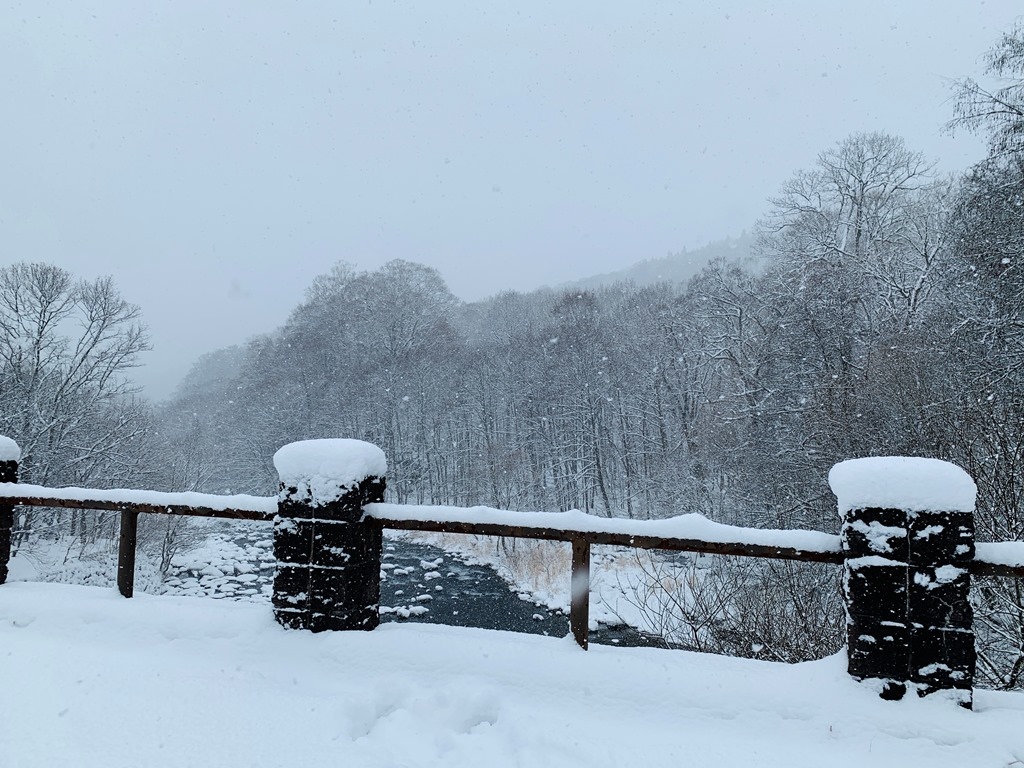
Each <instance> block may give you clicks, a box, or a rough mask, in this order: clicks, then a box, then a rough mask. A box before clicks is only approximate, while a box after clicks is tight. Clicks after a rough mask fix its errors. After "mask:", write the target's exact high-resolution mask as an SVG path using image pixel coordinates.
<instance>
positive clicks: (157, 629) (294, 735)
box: [0, 583, 1024, 768]
mask: <svg viewBox="0 0 1024 768" xmlns="http://www.w3.org/2000/svg"><path fill="white" fill-rule="evenodd" d="M0 648H3V649H4V653H2V654H0V680H3V681H4V705H3V707H2V717H0V744H2V745H3V761H4V764H5V765H11V766H18V768H42V766H57V765H74V766H76V768H128V767H129V766H130V767H131V768H136V767H137V766H140V765H144V766H147V768H165V767H166V768H189V767H191V766H202V767H205V766H243V765H244V766H253V767H256V768H271V767H275V768H276V767H284V766H289V767H291V766H301V765H346V766H359V768H377V767H378V766H380V767H383V766H444V768H470V767H471V768H478V767H479V766H481V765H486V766H489V767H491V766H493V767H494V768H504V767H505V766H545V767H549V766H550V767H551V768H562V767H567V766H574V767H575V766H580V767H581V768H582V767H583V766H586V767H587V768H595V767H599V768H603V767H604V766H609V767H611V766H645V768H661V767H663V766H664V767H665V768H668V767H669V766H679V765H699V766H714V767H715V768H750V766H758V768H776V767H778V768H783V767H784V768H821V766H829V767H830V768H847V767H850V768H854V767H855V768H863V767H864V766H867V765H870V766H873V768H890V766H891V767H892V768H906V766H915V765H927V766H929V767H930V768H954V767H955V768H962V767H963V766H967V765H969V766H971V768H1005V766H1008V765H1016V764H1019V762H1020V761H1021V760H1022V759H1024V729H1021V727H1020V723H1021V722H1024V695H1022V694H1020V693H1006V692H994V691H978V692H977V693H976V697H975V711H974V712H968V711H966V710H963V709H961V708H960V707H957V706H955V705H954V704H952V703H950V702H948V701H944V700H942V699H939V698H931V699H922V700H918V699H908V700H905V701H902V702H886V701H882V700H880V699H879V698H878V697H877V695H876V693H875V692H874V691H873V689H872V686H871V685H870V684H857V683H855V682H853V681H852V680H851V679H850V678H849V677H848V676H847V675H846V674H845V657H843V656H842V655H840V656H835V657H831V658H827V659H824V660H822V661H817V662H809V663H804V664H796V665H792V666H788V665H783V664H774V663H769V662H761V661H751V660H744V659H734V658H727V657H720V656H711V655H704V654H696V653H685V652H681V651H663V650H654V649H639V648H636V649H634V648H628V649H627V648H614V647H600V646H591V649H590V650H589V651H587V652H584V651H581V650H580V649H578V648H577V647H576V646H575V645H574V644H573V642H572V640H570V639H552V638H545V637H540V636H533V635H515V634H512V633H506V632H489V631H486V630H475V629H465V628H456V627H441V626H432V625H409V624H406V625H396V624H393V625H385V626H382V627H380V628H378V629H376V630H374V631H373V632H333V633H332V632H325V633H320V634H311V633H308V632H296V631H287V630H284V629H282V628H281V627H279V626H277V625H276V624H275V623H274V621H273V618H272V616H271V611H270V610H269V609H268V608H267V606H266V605H253V604H249V603H234V602H227V601H223V600H212V599H204V598H184V597H166V596H163V597H153V596H148V595H139V596H137V597H136V598H134V599H132V600H124V599H121V598H120V597H118V596H117V594H116V593H115V592H114V591H113V590H111V589H106V588H97V587H73V586H67V585H55V584H34V583H9V584H7V585H4V586H2V587H0Z"/></svg>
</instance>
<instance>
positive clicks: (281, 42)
mask: <svg viewBox="0 0 1024 768" xmlns="http://www.w3.org/2000/svg"><path fill="white" fill-rule="evenodd" d="M1021 10H1022V9H1021V5H1020V3H1019V0H989V1H988V2H984V3H979V2H970V3H968V2H951V1H949V2H947V1H944V0H927V1H926V0H920V1H914V2H907V1H906V0H901V1H900V2H891V0H889V1H887V2H877V1H875V0H869V1H863V0H862V2H858V3H849V2H824V1H823V0H808V1H806V2H779V1H778V0H774V1H773V2H770V3H769V2H754V1H753V0H751V1H750V2H739V1H737V2H710V3H679V2H678V1H677V0H676V1H673V2H666V3H653V2H641V3H605V4H601V3H594V2H556V3H551V2H542V3H530V2H524V1H520V2H515V3H488V2H483V3H480V2H472V3H462V2H453V1H451V0H443V1H440V2H430V3H424V2H408V3H392V2H384V1H382V0H373V1H372V2H360V3H356V2H336V1H332V2H312V1H310V0H304V1H303V2H295V3H285V2H279V1H277V0H275V2H267V3H256V2H249V1H246V2H237V3H229V2H206V1H204V2H180V1H176V2H159V1H157V0H148V1H147V2H145V3H135V2H127V1H126V2H102V3H95V4H92V5H90V4H88V3H84V2H75V3H56V4H55V3H48V2H42V1H41V0H32V1H31V2H26V3H15V4H13V6H12V5H7V6H5V7H4V8H2V9H0V72H2V73H3V75H2V77H0V104H2V109H3V113H2V114H3V119H2V120H0V141H2V145H3V157H4V163H3V170H2V173H0V248H2V251H0V252H2V254H3V256H2V263H3V264H7V263H12V262H15V261H23V260H25V261H47V262H51V263H56V264H60V265H62V266H64V267H67V268H68V269H70V270H72V271H73V272H75V273H76V274H78V275H81V276H83V277H95V276H97V275H101V274H111V275H113V276H114V278H115V280H116V281H117V283H118V285H119V286H120V288H121V290H122V293H124V294H125V296H126V297H128V298H129V299H130V300H131V301H134V302H135V303H137V304H139V305H141V307H142V309H143V312H144V314H145V318H146V321H147V322H148V324H149V326H150V328H151V333H152V339H153V344H154V351H153V352H150V353H148V354H147V356H146V362H147V364H146V366H145V368H144V369H142V370H140V371H139V372H138V376H137V378H138V379H139V380H140V381H142V382H143V383H144V384H145V385H146V387H147V391H148V392H149V393H150V394H152V395H153V396H156V397H161V396H165V395H167V394H168V393H169V392H170V390H171V388H172V387H173V386H174V384H176V383H177V381H178V379H180V377H181V376H182V375H183V374H184V372H185V371H186V370H187V368H188V365H189V364H190V363H191V362H192V361H193V360H194V359H195V358H196V357H198V355H200V354H202V353H204V352H207V351H210V350H212V349H215V348H219V347H222V346H226V345H229V344H232V343H239V342H242V341H244V340H245V339H246V338H247V337H248V336H250V335H252V334H255V333H261V332H265V331H268V330H271V329H272V328H274V327H276V326H278V325H280V324H281V322H283V321H284V319H285V318H286V317H287V315H288V313H289V311H290V310H291V309H292V307H294V306H295V304H296V303H297V302H298V301H299V300H300V299H301V298H302V295H303V291H304V290H305V288H306V287H307V286H308V285H309V283H310V281H311V280H312V278H313V277H314V276H316V275H317V274H320V273H323V272H325V271H327V270H328V269H329V267H330V265H331V264H332V263H333V262H335V261H337V260H345V261H349V262H352V263H354V264H355V265H357V266H358V267H360V268H363V269H372V268H375V267H377V266H379V265H381V264H383V263H384V262H386V261H388V260H390V259H393V258H404V259H410V260H414V261H420V262H423V263H426V264H430V265H432V266H434V267H436V268H437V269H438V270H440V272H441V273H442V275H443V276H444V277H445V278H446V279H447V281H448V284H449V285H450V286H451V288H452V290H453V291H454V292H455V293H456V294H458V295H459V296H461V297H462V298H465V299H477V298H482V297H484V296H487V295H491V294H493V293H496V292H498V291H500V290H503V289H510V288H512V289H531V288H535V287H537V286H540V285H543V284H549V283H557V282H561V281H565V280H568V279H571V278H575V277H582V276H585V275H589V274H593V273H597V272H605V271H609V270H613V269H617V268H620V267H623V266H626V265H628V264H631V263H633V262H636V261H639V260H641V259H645V258H651V257H660V256H663V255H665V254H666V253H667V252H669V251H678V250H680V249H682V248H694V247H698V246H700V245H702V244H704V243H706V242H708V241H710V240H717V239H722V238H724V237H727V236H730V235H736V234H739V233H740V232H742V231H743V230H745V229H749V228H750V227H751V226H752V225H753V224H754V222H755V221H756V219H757V218H758V217H759V216H760V215H761V214H762V213H763V212H764V211H765V207H766V206H765V199H766V198H767V197H768V196H769V195H771V194H772V193H773V192H774V191H775V190H777V189H778V187H779V186H780V185H781V184H782V182H784V181H785V180H786V178H788V177H789V176H790V175H791V174H792V173H793V172H794V171H796V170H797V169H799V168H802V167H807V166H808V165H810V164H811V163H813V162H814V158H815V156H816V155H817V153H818V152H819V151H821V150H823V149H825V148H827V147H829V146H830V145H832V144H834V143H835V142H836V141H839V140H840V139H842V138H844V137H845V136H848V135H849V134H851V133H853V132H855V131H861V130H884V131H887V132H890V133H894V134H898V135H901V136H903V137H904V138H905V139H906V140H907V143H908V145H909V146H910V147H911V148H912V149H918V150H921V151H923V152H925V153H927V154H929V155H931V156H933V157H935V158H936V159H938V160H939V161H940V167H941V168H943V169H945V170H950V171H954V170H959V169H962V168H964V167H966V166H967V165H969V164H970V163H971V162H974V161H975V160H977V159H979V158H980V157H981V156H982V154H983V147H982V144H981V142H980V141H979V140H978V139H976V138H974V137H970V136H957V137H955V138H954V137H949V136H946V135H944V134H943V132H942V125H943V123H944V122H945V121H946V120H948V119H949V117H950V115H951V105H950V103H949V83H948V81H949V79H952V78H959V77H963V76H967V75H977V74H979V73H980V70H981V69H982V64H981V55H982V54H983V53H984V51H985V50H986V49H987V48H988V47H990V45H991V44H992V43H993V42H994V41H995V40H996V39H997V37H998V35H999V33H1000V32H1002V31H1004V30H1008V29H1009V28H1010V27H1011V26H1012V25H1013V24H1014V23H1015V21H1016V19H1017V15H1018V14H1019V13H1020V12H1021Z"/></svg>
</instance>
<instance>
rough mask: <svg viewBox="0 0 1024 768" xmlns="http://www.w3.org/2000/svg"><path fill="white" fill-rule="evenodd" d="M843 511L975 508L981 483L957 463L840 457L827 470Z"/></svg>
mask: <svg viewBox="0 0 1024 768" xmlns="http://www.w3.org/2000/svg"><path fill="white" fill-rule="evenodd" d="M828 484H829V485H830V486H831V487H832V492H833V493H834V494H835V495H836V497H837V498H838V499H839V514H840V515H843V514H845V513H846V512H848V511H850V510H851V509H868V508H880V509H902V510H904V511H906V512H973V511H974V502H975V497H976V495H977V491H978V489H977V486H975V484H974V481H973V480H972V479H971V476H970V475H968V474H967V473H966V472H965V471H964V470H962V469H961V468H960V467H958V466H957V465H956V464H950V463H949V462H948V461H940V460H938V459H922V458H917V457H911V456H875V457H870V458H866V459H850V460H849V461H841V462H839V463H838V464H836V465H835V466H834V467H832V470H831V471H830V472H829V473H828Z"/></svg>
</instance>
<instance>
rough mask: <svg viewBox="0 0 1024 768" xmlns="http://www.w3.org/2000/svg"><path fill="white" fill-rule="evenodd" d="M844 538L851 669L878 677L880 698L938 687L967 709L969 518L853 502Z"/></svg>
mask: <svg viewBox="0 0 1024 768" xmlns="http://www.w3.org/2000/svg"><path fill="white" fill-rule="evenodd" d="M936 463H938V462H936ZM954 469H957V471H960V470H959V469H958V468H954ZM878 482H885V479H884V478H880V479H879V480H878ZM897 497H898V494H897ZM842 542H843V550H844V553H845V555H846V564H845V574H844V592H845V596H846V607H847V637H848V650H849V673H850V675H851V676H853V677H854V678H856V679H858V680H868V679H874V680H880V681H881V682H882V687H881V695H882V698H887V699H900V698H902V697H903V696H904V695H905V694H906V692H907V691H908V690H913V691H916V692H917V693H918V694H919V695H921V696H924V695H928V694H931V693H935V692H937V691H945V692H947V694H946V695H948V696H949V697H950V698H952V699H954V700H956V701H957V702H959V703H960V704H962V705H963V706H965V707H968V708H970V706H971V702H972V686H973V682H974V668H975V650H974V632H973V630H972V622H973V612H972V609H971V604H970V601H969V591H970V574H969V572H968V564H969V563H970V561H971V560H972V559H973V558H974V516H973V514H972V513H971V512H964V511H957V512H935V511H922V510H903V509H893V508H887V507H863V508H857V507H854V508H851V509H848V510H847V511H846V512H845V513H844V516H843V527H842Z"/></svg>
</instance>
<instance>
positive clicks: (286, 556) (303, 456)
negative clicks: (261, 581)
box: [273, 439, 387, 632]
mask: <svg viewBox="0 0 1024 768" xmlns="http://www.w3.org/2000/svg"><path fill="white" fill-rule="evenodd" d="M274 466H275V467H276V468H277V471H278V475H279V476H280V480H281V485H280V492H279V494H278V513H277V516H276V517H275V518H274V555H275V557H276V559H277V571H276V573H275V575H274V596H273V603H274V617H275V618H276V619H277V621H278V622H279V623H280V624H282V625H283V626H285V627H287V628H289V629H309V630H312V631H314V632H319V631H323V630H331V629H341V630H344V629H363V630H370V629H373V628H374V627H376V626H377V624H378V623H379V622H380V616H379V602H380V562H381V528H380V526H377V525H373V523H372V522H368V521H364V520H363V506H364V505H365V504H369V503H372V502H379V501H383V500H384V487H385V480H384V478H385V475H386V473H387V461H386V460H385V458H384V452H383V451H382V450H381V449H380V448H378V447H377V446H375V445H371V444H370V443H364V442H362V441H360V440H341V439H336V440H305V441H302V442H297V443H290V444H289V445H286V446H284V447H283V448H281V449H280V450H279V451H278V452H277V453H276V454H274Z"/></svg>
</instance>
